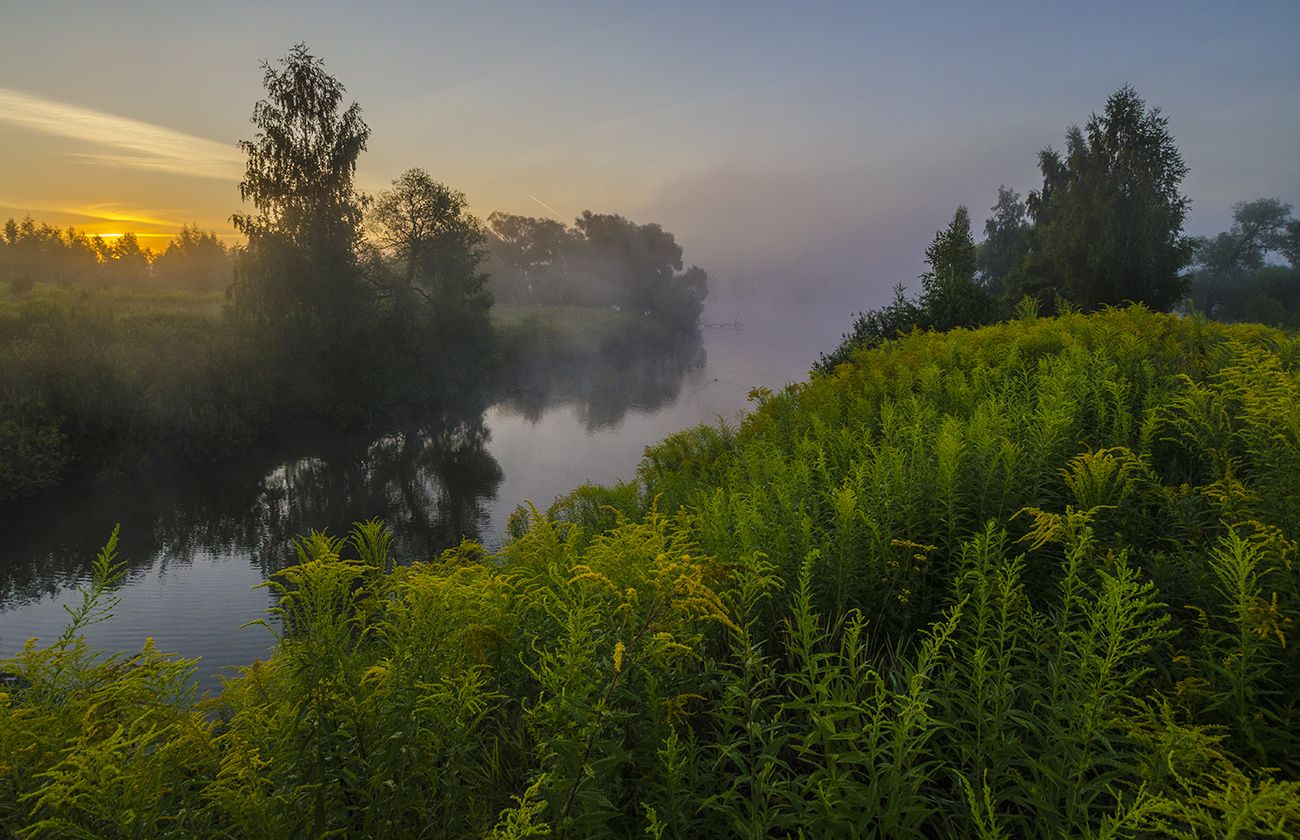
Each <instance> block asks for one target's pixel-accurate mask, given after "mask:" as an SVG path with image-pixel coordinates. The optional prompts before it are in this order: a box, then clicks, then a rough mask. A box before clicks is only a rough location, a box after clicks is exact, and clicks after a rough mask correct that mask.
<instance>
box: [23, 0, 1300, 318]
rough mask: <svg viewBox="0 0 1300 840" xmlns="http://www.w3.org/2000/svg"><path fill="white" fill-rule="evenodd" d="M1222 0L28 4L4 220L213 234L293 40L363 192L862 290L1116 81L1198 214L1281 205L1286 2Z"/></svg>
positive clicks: (1031, 162) (1293, 24) (1291, 16)
mask: <svg viewBox="0 0 1300 840" xmlns="http://www.w3.org/2000/svg"><path fill="white" fill-rule="evenodd" d="M1235 5H1240V6H1242V7H1244V8H1234V7H1230V6H1229V5H1228V4H1216V3H1173V2H1147V3H1142V2H1130V3H1086V4H1080V3H1075V4H1064V3H1048V2H1037V3H997V4H974V3H961V4H955V3H949V4H931V3H910V4H906V5H903V4H899V5H897V6H895V5H891V6H877V5H872V4H866V3H762V2H755V3H698V2H697V3H675V2H657V3H642V4H627V3H609V2H604V3H567V4H560V3H510V4H507V3H488V2H476V3H373V4H367V5H365V6H363V5H362V4H358V3H353V2H347V3H343V2H315V3H278V4H275V7H274V8H261V7H260V5H259V4H253V3H246V2H224V3H220V4H210V5H201V4H193V3H183V2H170V3H123V4H117V5H112V6H110V5H108V4H103V3H73V2H59V0H46V2H41V3H27V4H23V5H21V6H17V7H11V8H8V9H6V10H5V11H4V13H3V19H4V25H3V28H2V29H0V100H4V96H5V95H6V94H7V95H8V96H9V99H8V100H5V101H6V102H8V105H7V106H6V107H3V108H0V147H2V148H3V149H4V150H5V154H4V155H3V156H0V204H3V205H5V206H3V207H0V216H7V215H21V214H22V213H24V212H31V213H32V215H34V216H36V217H37V218H49V219H51V220H53V221H58V222H60V223H62V224H78V225H80V226H86V227H91V228H92V229H97V230H108V229H109V228H110V227H114V226H116V227H118V228H121V227H127V228H135V229H139V230H148V231H152V232H155V233H158V234H160V235H163V236H165V235H166V234H167V233H168V232H169V231H170V230H172V229H174V228H173V227H169V225H179V223H181V222H186V221H198V222H200V223H201V224H203V225H204V226H205V227H212V228H217V229H219V230H222V231H228V230H229V224H228V217H229V215H230V213H231V212H233V211H234V210H236V209H237V208H238V193H237V189H236V181H235V178H236V177H237V169H238V162H237V160H236V161H235V163H234V165H233V169H232V165H231V163H230V160H229V159H228V154H229V153H228V151H222V150H229V149H231V148H233V144H234V143H235V141H237V140H238V139H241V138H245V137H248V136H249V135H250V133H251V126H250V125H249V123H248V117H249V114H250V113H251V111H252V105H253V102H254V101H255V100H256V99H257V98H259V97H260V96H261V93H262V91H261V71H260V69H259V68H258V63H259V61H261V60H263V59H274V58H276V57H278V56H281V55H283V54H284V53H285V52H286V51H287V49H288V48H289V46H291V45H292V44H293V43H294V42H296V41H305V42H306V43H308V44H309V45H310V46H311V48H312V50H313V52H315V53H316V54H317V55H318V56H320V57H322V58H324V59H325V61H326V66H327V69H328V70H329V71H330V72H331V73H333V74H334V75H335V76H336V77H337V78H338V79H339V80H340V81H342V82H343V83H344V84H345V85H346V86H347V87H348V91H349V95H350V96H351V97H352V98H354V99H355V100H356V101H358V102H359V103H360V104H361V106H362V108H363V110H364V113H365V117H366V120H367V121H368V123H369V124H370V126H371V129H372V138H371V142H370V149H369V151H368V152H367V153H366V155H365V156H364V157H363V159H362V163H361V169H360V181H361V183H362V185H363V186H366V187H370V188H376V187H382V186H383V185H385V184H386V183H387V182H388V181H390V180H391V179H392V178H394V177H396V176H397V175H398V174H399V173H400V172H402V171H403V170H405V169H407V168H409V167H412V166H420V167H423V168H425V169H427V170H429V172H431V173H432V174H433V175H434V177H436V178H438V179H439V180H442V181H445V182H447V183H449V184H451V185H452V186H454V187H456V188H458V189H461V190H463V191H464V192H466V194H467V195H468V197H469V200H470V203H471V206H472V207H473V208H474V209H475V210H476V212H480V213H481V214H483V215H486V213H487V212H490V211H491V210H496V209H500V210H506V211H511V212H521V213H530V214H535V215H541V214H542V212H543V211H542V210H541V208H540V207H539V206H538V205H537V204H536V203H534V202H533V200H532V199H530V198H529V196H530V195H535V196H537V197H539V198H541V199H542V200H544V201H545V202H546V203H547V204H549V205H551V206H553V207H555V208H557V209H558V210H559V211H560V212H561V213H562V214H563V215H566V216H573V215H576V214H577V213H578V212H580V211H581V210H583V209H585V208H591V209H593V210H598V211H613V212H621V213H623V214H624V215H627V216H629V217H631V218H634V219H636V220H638V221H659V222H661V223H663V224H664V226H665V227H666V228H667V229H669V230H671V231H673V232H674V233H676V234H677V236H678V239H679V241H680V242H682V244H683V245H684V246H685V248H686V251H687V258H688V260H694V261H696V262H699V263H700V264H702V265H704V266H705V267H706V268H709V269H710V270H711V271H712V273H713V274H714V275H715V277H716V278H717V281H718V285H719V288H730V289H733V290H746V289H752V290H753V291H754V292H755V293H756V294H757V293H764V294H765V293H768V292H770V291H771V290H773V289H777V288H784V287H785V286H787V285H789V286H797V287H798V288H799V290H800V291H799V292H798V294H797V295H796V298H797V300H796V302H802V303H803V304H807V305H808V306H810V307H812V308H814V309H817V310H819V311H820V310H822V309H825V310H826V311H833V310H836V309H843V308H844V307H845V306H846V305H849V303H850V301H856V303H854V304H853V305H854V306H856V307H861V306H870V305H877V304H879V303H880V302H882V301H883V300H884V298H885V296H886V295H887V293H888V289H889V288H890V287H891V286H892V285H893V284H894V283H895V282H898V281H903V282H911V281H913V280H914V278H915V275H916V274H917V272H919V271H920V269H921V252H922V251H923V250H924V247H925V245H926V244H927V243H928V241H929V239H930V238H931V236H932V235H933V233H934V231H935V229H936V228H938V227H940V226H942V225H943V224H945V223H946V222H947V220H948V218H949V217H950V216H951V213H952V210H953V208H955V206H956V205H957V204H958V203H964V204H967V205H968V206H969V207H970V208H971V211H972V215H973V216H974V218H975V221H976V224H977V225H979V224H981V223H982V221H983V218H984V215H985V210H986V208H987V207H989V206H990V205H991V204H992V203H993V201H994V199H995V198H996V191H997V187H998V185H999V184H1007V185H1009V186H1012V187H1014V188H1016V189H1018V190H1020V191H1021V192H1025V191H1027V190H1028V189H1031V188H1033V187H1034V185H1035V183H1036V181H1037V172H1036V168H1035V157H1036V154H1037V152H1038V150H1039V149H1041V148H1042V147H1043V146H1046V145H1049V144H1054V145H1060V143H1061V137H1062V134H1063V133H1064V131H1065V129H1066V127H1067V126H1068V125H1070V124H1071V123H1082V122H1083V121H1085V120H1086V119H1087V118H1088V116H1089V114H1090V113H1091V112H1093V111H1096V110H1100V109H1101V108H1102V107H1103V106H1104V104H1105V100H1106V97H1107V96H1108V95H1109V94H1110V93H1111V92H1112V91H1114V90H1115V89H1116V88H1118V87H1119V86H1120V85H1122V84H1125V83H1131V84H1133V85H1134V86H1135V87H1136V88H1137V90H1138V92H1139V93H1140V94H1141V95H1142V96H1143V97H1144V98H1145V99H1146V101H1147V103H1148V105H1153V106H1159V107H1160V108H1161V109H1162V110H1163V111H1164V113H1165V114H1166V115H1167V116H1168V117H1169V119H1170V128H1171V131H1172V132H1173V134H1174V137H1175V138H1176V140H1177V143H1178V145H1179V147H1180V149H1181V150H1182V152H1183V156H1184V158H1185V159H1186V162H1187V164H1188V166H1189V167H1190V174H1189V176H1188V178H1187V180H1186V182H1185V183H1184V188H1185V192H1186V193H1187V194H1188V195H1189V196H1190V197H1191V198H1192V202H1193V204H1192V215H1191V217H1190V219H1189V225H1188V227H1189V230H1190V232H1193V233H1212V232H1215V231H1217V230H1221V229H1223V228H1224V227H1226V225H1227V224H1228V220H1229V214H1230V212H1231V205H1232V204H1233V203H1234V202H1237V201H1243V200H1249V199H1253V198H1258V197H1264V196H1275V197H1279V198H1281V199H1283V200H1284V201H1289V202H1292V203H1296V204H1300V142H1297V141H1298V140H1300V107H1298V106H1300V96H1297V91H1298V90H1300V51H1298V50H1297V49H1296V47H1295V45H1296V44H1297V43H1298V42H1300V3H1297V2H1294V0H1291V2H1276V3H1267V2H1257V3H1243V4H1234V6H1235ZM15 103H17V104H15ZM0 104H3V103H0ZM20 105H21V106H22V107H19V106H20ZM24 108H25V109H26V110H25V111H24V110H23V109H24ZM42 109H44V110H42ZM60 109H62V110H60ZM20 112H22V113H26V114H27V116H26V117H25V118H20V117H19V116H15V115H17V114H19V113H20ZM83 112H90V115H89V116H86V115H85V114H84V113H83ZM33 114H36V116H32V115H33ZM78 114H82V116H84V117H85V119H84V120H82V121H80V122H79V121H78V120H79V119H80V118H79V117H77V115H78ZM96 115H97V116H96ZM38 117H39V118H38ZM110 118H117V119H118V120H120V122H113V120H112V119H110ZM82 128H85V131H84V132H83V133H82V134H80V135H79V134H78V131H81V130H82ZM150 129H156V131H155V132H154V133H152V134H151V133H150ZM123 136H125V137H126V138H127V139H126V140H125V141H123V140H122V139H121V138H122V137H123ZM132 144H133V145H132ZM160 161H161V162H160ZM232 172H233V174H230V173H232ZM96 213H97V214H98V217H97V216H96V215H95V214H96ZM132 217H134V218H137V219H148V220H151V221H152V222H156V223H157V224H153V225H152V226H150V225H146V224H143V223H140V222H135V223H130V222H129V221H127V220H128V219H129V218H132ZM160 241H165V240H160Z"/></svg>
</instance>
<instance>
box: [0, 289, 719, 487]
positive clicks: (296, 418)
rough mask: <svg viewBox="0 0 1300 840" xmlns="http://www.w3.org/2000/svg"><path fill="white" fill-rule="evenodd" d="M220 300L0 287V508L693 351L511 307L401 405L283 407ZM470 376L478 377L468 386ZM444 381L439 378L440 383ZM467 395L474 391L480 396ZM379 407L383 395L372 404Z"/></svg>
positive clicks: (635, 331) (601, 322) (634, 319)
mask: <svg viewBox="0 0 1300 840" xmlns="http://www.w3.org/2000/svg"><path fill="white" fill-rule="evenodd" d="M224 304H225V297H224V295H222V294H220V293H213V294H196V293H190V292H176V291H168V290H147V289H101V290H93V291H92V290H87V289H78V288H69V287H59V286H54V285H50V284H36V286H35V287H34V288H31V289H29V290H26V291H24V292H22V293H14V292H12V291H8V290H6V291H0V504H3V503H4V502H5V500H6V499H15V498H21V497H26V496H31V495H33V494H36V493H40V492H43V491H49V490H52V489H53V488H56V487H57V486H58V485H59V484H60V483H62V482H63V481H65V480H67V479H69V478H73V477H85V476H87V475H105V476H110V477H112V476H122V475H128V474H131V473H134V472H138V471H139V470H140V469H142V468H146V467H150V466H156V465H158V464H160V463H173V462H174V463H211V462H213V461H215V460H218V459H220V458H223V457H228V456H230V455H231V454H235V453H241V452H248V451H253V450H256V449H259V448H265V447H268V446H273V445H275V444H276V442H277V441H278V440H280V439H282V438H283V437H284V436H285V435H286V434H288V433H287V432H286V431H285V430H286V429H287V428H291V429H293V432H292V434H293V435H294V436H299V435H310V434H313V433H317V432H323V431H327V430H332V431H338V430H340V429H345V428H358V427H365V426H374V425H375V424H382V423H384V422H388V420H389V418H390V415H396V416H401V415H403V414H409V413H412V412H418V411H419V410H421V407H420V406H418V405H413V404H411V403H410V402H409V401H410V399H411V392H415V393H419V394H421V395H422V396H421V397H420V400H422V401H425V402H427V403H428V404H432V405H443V404H447V403H449V402H470V403H476V404H479V405H485V404H487V403H488V402H490V401H492V399H493V398H494V394H495V393H497V392H501V391H504V392H512V391H520V390H529V389H532V390H536V387H535V386H536V382H537V380H538V378H539V377H542V376H546V375H550V374H552V373H553V372H554V371H557V370H562V369H563V370H573V369H574V368H583V367H586V368H590V367H592V366H593V365H596V364H598V363H607V362H608V361H609V360H611V359H612V360H617V359H619V358H624V357H626V356H629V355H632V354H643V353H649V354H664V353H666V352H670V351H672V350H673V349H674V347H675V346H676V347H678V349H680V347H685V348H686V349H688V350H689V349H690V348H698V343H699V342H698V334H697V333H695V331H694V330H690V331H688V332H687V333H685V334H684V336H683V335H676V336H668V335H666V334H665V332H664V330H663V329H662V327H660V326H659V325H658V324H655V323H653V322H651V320H650V319H648V318H643V317H641V316H639V315H636V314H633V313H624V312H616V311H611V310H597V309H582V308H578V307H509V308H502V309H501V310H497V311H494V312H493V314H492V329H493V340H492V342H491V343H490V345H489V347H490V350H489V351H488V352H490V353H491V358H490V359H486V360H484V359H474V360H456V359H447V360H446V362H445V364H444V365H443V367H445V368H446V373H447V376H443V375H442V373H443V372H442V371H440V370H433V371H429V372H428V373H429V378H428V381H427V382H426V383H424V384H423V385H421V386H420V387H418V388H410V389H407V390H406V391H404V395H403V397H402V399H401V401H400V402H398V401H394V402H389V403H385V402H384V401H383V400H382V399H378V398H377V399H375V400H373V401H370V402H368V403H367V404H366V405H360V406H351V407H350V408H347V409H346V410H343V408H341V407H340V405H339V404H343V405H344V406H346V395H337V396H336V397H332V398H331V399H330V401H329V403H330V404H329V405H317V404H311V405H306V404H301V403H294V402H292V401H289V400H288V398H287V397H286V395H285V393H284V389H283V388H280V387H278V386H277V384H276V379H275V378H274V377H271V376H268V375H267V370H266V369H265V365H264V363H263V361H262V360H261V359H259V358H258V357H257V356H256V355H255V354H254V353H253V352H252V351H251V350H250V349H249V348H248V346H247V345H246V344H245V343H244V342H242V341H241V340H240V339H239V338H238V336H237V335H236V334H235V332H234V330H233V328H231V326H230V325H229V324H228V323H227V322H226V321H225V320H224V318H223V316H222V309H223V306H224ZM467 369H472V370H478V371H482V373H481V374H478V373H476V374H474V375H473V376H472V377H471V379H470V380H466V379H465V377H464V375H463V374H464V372H465V370H467ZM444 380H445V381H444ZM470 392H479V393H478V394H477V395H475V394H474V393H470ZM381 396H382V395H381Z"/></svg>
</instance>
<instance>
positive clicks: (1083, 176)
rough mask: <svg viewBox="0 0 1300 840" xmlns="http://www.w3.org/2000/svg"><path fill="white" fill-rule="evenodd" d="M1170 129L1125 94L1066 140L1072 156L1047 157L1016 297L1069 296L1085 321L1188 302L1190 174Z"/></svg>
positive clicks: (1046, 153)
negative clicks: (1107, 312)
mask: <svg viewBox="0 0 1300 840" xmlns="http://www.w3.org/2000/svg"><path fill="white" fill-rule="evenodd" d="M1168 125H1169V120H1168V119H1167V118H1166V117H1164V116H1161V114H1160V111H1159V109H1150V110H1148V109H1147V107H1146V104H1145V103H1144V102H1143V101H1142V99H1141V97H1139V96H1138V94H1137V91H1135V90H1134V89H1133V88H1132V87H1131V86H1129V85H1125V86H1124V87H1121V88H1120V89H1119V90H1117V91H1116V92H1115V93H1113V94H1111V96H1110V98H1109V99H1108V100H1107V101H1106V108H1105V110H1104V111H1103V112H1102V113H1101V114H1100V115H1097V114H1093V115H1092V117H1091V118H1090V119H1089V120H1088V122H1087V124H1086V125H1085V126H1084V127H1083V128H1082V129H1080V128H1079V127H1077V126H1073V127H1071V128H1070V129H1069V131H1067V132H1066V135H1065V138H1066V149H1065V155H1064V157H1062V156H1061V154H1060V153H1058V152H1056V151H1055V150H1053V149H1051V148H1047V149H1044V150H1043V151H1042V153H1041V154H1040V155H1039V168H1040V169H1041V170H1042V174H1043V184H1042V186H1041V187H1040V188H1039V189H1038V190H1036V191H1034V192H1032V193H1030V195H1029V199H1028V209H1029V214H1030V216H1031V217H1032V218H1033V223H1034V224H1033V231H1032V239H1031V244H1030V246H1029V248H1028V251H1027V253H1026V255H1025V259H1024V261H1023V262H1022V264H1021V265H1020V266H1019V268H1018V269H1017V270H1016V271H1014V272H1013V273H1012V276H1011V277H1010V278H1009V283H1008V286H1009V291H1010V292H1011V293H1012V294H1013V295H1014V296H1016V297H1018V296H1019V295H1020V294H1036V295H1039V296H1042V297H1044V298H1050V297H1054V296H1056V295H1061V296H1064V297H1066V298H1068V299H1069V300H1070V301H1072V302H1073V303H1075V304H1076V305H1078V306H1080V307H1081V308H1082V309H1083V311H1085V312H1090V311H1092V310H1094V309H1097V308H1099V307H1102V306H1115V305H1120V304H1123V303H1126V302H1137V303H1142V304H1145V305H1147V306H1149V307H1151V308H1153V309H1157V310H1162V311H1168V310H1169V309H1170V308H1172V307H1173V306H1174V304H1176V303H1178V301H1179V300H1180V299H1181V298H1182V296H1183V292H1184V288H1185V285H1186V278H1184V277H1183V276H1182V274H1181V272H1182V269H1183V268H1184V267H1185V266H1186V265H1187V263H1188V262H1189V261H1190V259H1191V256H1192V250H1193V244H1192V242H1191V240H1189V239H1188V238H1187V237H1185V236H1184V235H1183V233H1182V229H1183V221H1184V219H1185V218H1186V215H1187V208H1188V205H1189V202H1188V199H1187V197H1186V196H1184V195H1182V194H1180V193H1179V191H1178V190H1179V186H1180V184H1181V183H1182V180H1183V178H1184V177H1185V176H1186V175H1187V166H1186V165H1185V164H1184V163H1183V159H1182V156H1181V155H1180V154H1179V152H1178V148H1177V147H1176V146H1175V145H1174V140H1173V137H1172V135H1170V133H1169V128H1168Z"/></svg>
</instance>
